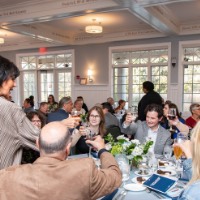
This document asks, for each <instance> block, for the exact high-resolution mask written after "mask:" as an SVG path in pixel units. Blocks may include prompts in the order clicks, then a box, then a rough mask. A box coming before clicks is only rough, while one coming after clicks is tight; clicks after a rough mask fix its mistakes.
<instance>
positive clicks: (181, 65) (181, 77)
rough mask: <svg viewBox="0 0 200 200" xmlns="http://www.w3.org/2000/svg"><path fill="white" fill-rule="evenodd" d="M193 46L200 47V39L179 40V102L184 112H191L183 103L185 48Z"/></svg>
mask: <svg viewBox="0 0 200 200" xmlns="http://www.w3.org/2000/svg"><path fill="white" fill-rule="evenodd" d="M193 47H200V40H192V41H181V42H179V67H178V74H179V82H178V85H179V99H178V101H179V104H180V105H181V106H180V107H181V110H182V112H189V109H188V110H184V106H183V104H184V64H185V62H184V48H193ZM199 63H200V62H199ZM190 64H191V65H193V64H197V62H191V63H190ZM199 94H200V93H199ZM191 103H192V102H191Z"/></svg>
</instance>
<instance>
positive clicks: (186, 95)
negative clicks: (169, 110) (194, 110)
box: [183, 45, 200, 111]
mask: <svg viewBox="0 0 200 200" xmlns="http://www.w3.org/2000/svg"><path fill="white" fill-rule="evenodd" d="M199 77H200V45H199V47H186V48H183V110H184V111H189V107H190V105H191V104H192V103H199V96H200V78H199Z"/></svg>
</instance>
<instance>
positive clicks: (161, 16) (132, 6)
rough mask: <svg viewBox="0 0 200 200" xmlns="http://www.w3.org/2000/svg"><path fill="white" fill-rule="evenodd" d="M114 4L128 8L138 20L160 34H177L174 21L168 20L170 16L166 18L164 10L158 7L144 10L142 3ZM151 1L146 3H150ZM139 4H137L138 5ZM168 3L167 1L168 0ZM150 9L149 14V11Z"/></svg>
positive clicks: (135, 1)
mask: <svg viewBox="0 0 200 200" xmlns="http://www.w3.org/2000/svg"><path fill="white" fill-rule="evenodd" d="M114 1H115V2H116V3H118V4H119V5H121V6H122V7H124V8H128V9H129V10H130V12H132V13H133V14H134V15H135V16H137V17H138V18H139V19H141V20H142V21H144V22H145V23H147V24H149V25H150V26H151V27H153V28H155V29H156V30H158V31H159V32H161V33H165V34H166V35H169V34H178V33H179V27H177V24H176V22H175V21H172V20H171V19H170V16H167V13H166V10H164V9H162V8H160V7H159V9H156V8H144V7H142V6H141V5H140V3H142V1H141V2H140V1H139V0H127V1H123V0H114ZM150 1H151V0H149V1H147V2H149V3H150ZM138 2H139V3H138ZM168 2H169V0H168ZM150 9H151V12H150V11H149V10H150ZM161 10H162V12H160V11H161Z"/></svg>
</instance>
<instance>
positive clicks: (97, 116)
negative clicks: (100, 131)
mask: <svg viewBox="0 0 200 200" xmlns="http://www.w3.org/2000/svg"><path fill="white" fill-rule="evenodd" d="M90 117H91V118H95V119H96V118H99V117H100V116H99V115H90Z"/></svg>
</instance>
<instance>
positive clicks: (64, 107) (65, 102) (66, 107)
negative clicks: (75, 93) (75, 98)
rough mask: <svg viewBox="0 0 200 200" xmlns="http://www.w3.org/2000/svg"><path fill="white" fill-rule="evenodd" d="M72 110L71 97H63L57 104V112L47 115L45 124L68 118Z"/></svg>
mask: <svg viewBox="0 0 200 200" xmlns="http://www.w3.org/2000/svg"><path fill="white" fill-rule="evenodd" d="M72 108H73V102H72V99H71V97H63V98H62V99H61V100H60V101H59V104H58V110H57V111H56V112H53V113H49V114H48V118H47V123H49V122H53V121H61V120H63V119H66V118H68V117H69V114H70V113H71V111H72Z"/></svg>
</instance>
